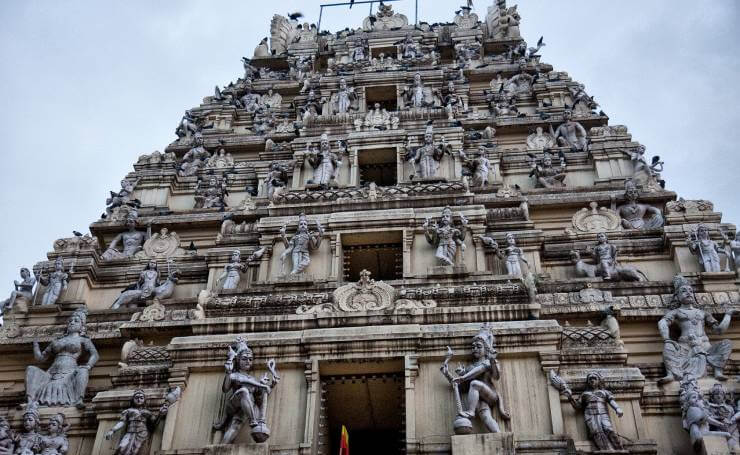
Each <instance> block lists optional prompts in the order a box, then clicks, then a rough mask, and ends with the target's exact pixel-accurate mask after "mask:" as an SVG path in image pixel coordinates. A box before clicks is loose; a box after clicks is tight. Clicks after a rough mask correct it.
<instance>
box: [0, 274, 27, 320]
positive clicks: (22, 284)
mask: <svg viewBox="0 0 740 455" xmlns="http://www.w3.org/2000/svg"><path fill="white" fill-rule="evenodd" d="M13 284H14V285H15V290H14V291H13V292H11V293H10V297H8V298H7V299H5V300H3V301H1V302H0V315H2V314H3V311H5V310H6V309H7V310H8V311H10V310H12V309H13V305H14V304H15V301H16V299H17V298H18V297H23V298H25V299H26V300H28V303H29V304H30V303H31V300H32V299H33V287H34V285H35V284H36V279H35V278H34V277H33V276H31V272H29V270H28V269H27V268H25V267H21V281H18V280H14V281H13Z"/></svg>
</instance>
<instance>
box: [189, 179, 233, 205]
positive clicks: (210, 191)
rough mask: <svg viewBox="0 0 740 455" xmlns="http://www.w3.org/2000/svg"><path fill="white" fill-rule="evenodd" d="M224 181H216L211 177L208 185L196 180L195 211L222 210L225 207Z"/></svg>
mask: <svg viewBox="0 0 740 455" xmlns="http://www.w3.org/2000/svg"><path fill="white" fill-rule="evenodd" d="M226 195H227V192H226V179H218V178H216V177H215V176H211V178H209V179H208V185H204V184H203V180H200V179H199V180H198V182H197V184H196V187H195V198H194V199H195V207H194V208H196V209H214V208H215V209H223V208H224V207H226Z"/></svg>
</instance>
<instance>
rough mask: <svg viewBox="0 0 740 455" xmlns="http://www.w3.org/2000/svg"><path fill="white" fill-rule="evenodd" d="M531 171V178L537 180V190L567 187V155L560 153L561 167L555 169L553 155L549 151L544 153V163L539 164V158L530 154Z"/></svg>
mask: <svg viewBox="0 0 740 455" xmlns="http://www.w3.org/2000/svg"><path fill="white" fill-rule="evenodd" d="M529 158H530V159H531V161H530V167H531V169H532V170H531V171H530V172H529V176H530V177H534V179H535V182H536V184H535V187H536V188H562V187H564V186H565V177H566V173H565V167H566V162H565V154H563V153H562V152H560V166H558V167H555V166H553V164H552V154H550V151H549V150H545V151H544V152H543V153H542V161H541V162H539V163H538V162H537V158H536V157H535V156H534V155H532V154H529Z"/></svg>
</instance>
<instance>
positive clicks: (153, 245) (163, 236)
mask: <svg viewBox="0 0 740 455" xmlns="http://www.w3.org/2000/svg"><path fill="white" fill-rule="evenodd" d="M184 254H185V250H183V249H182V248H180V237H179V236H178V235H177V232H174V231H173V232H169V231H168V230H167V228H162V229H161V230H160V231H159V232H158V233H156V234H153V235H152V236H151V237H150V238H149V239H148V240H147V241H146V242H144V251H140V252H138V253H137V254H136V256H137V257H140V258H150V259H167V258H169V257H172V256H183V255H184Z"/></svg>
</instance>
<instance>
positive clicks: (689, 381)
mask: <svg viewBox="0 0 740 455" xmlns="http://www.w3.org/2000/svg"><path fill="white" fill-rule="evenodd" d="M678 400H679V402H680V403H681V423H682V424H683V428H684V429H685V430H686V431H687V432H688V433H689V437H690V438H691V446H692V448H693V449H694V451H695V452H696V453H699V452H703V451H702V450H701V449H702V445H703V444H702V443H703V441H704V436H709V435H716V436H722V437H725V438H727V442H728V445H730V443H731V440H732V435H731V434H730V433H728V432H727V431H711V430H710V425H711V426H715V427H718V428H725V424H724V422H721V421H719V420H717V419H716V418H714V416H712V414H711V412H710V408H709V405H708V404H707V402H706V401H705V400H704V397H703V396H702V393H701V389H699V384H697V382H696V378H695V377H693V376H692V375H690V374H687V375H686V376H684V377H683V378H682V379H681V387H680V389H679V394H678Z"/></svg>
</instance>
